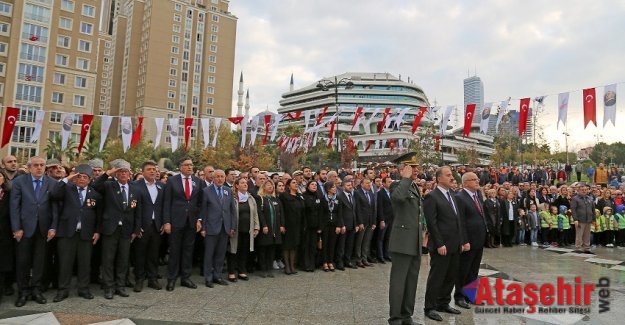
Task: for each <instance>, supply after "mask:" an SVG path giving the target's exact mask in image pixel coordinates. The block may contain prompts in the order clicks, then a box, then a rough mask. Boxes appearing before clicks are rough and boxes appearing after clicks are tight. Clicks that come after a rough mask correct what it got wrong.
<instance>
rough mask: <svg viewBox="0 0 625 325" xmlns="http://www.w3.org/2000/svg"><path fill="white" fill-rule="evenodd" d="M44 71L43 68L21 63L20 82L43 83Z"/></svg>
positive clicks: (19, 70) (19, 69) (19, 68)
mask: <svg viewBox="0 0 625 325" xmlns="http://www.w3.org/2000/svg"><path fill="white" fill-rule="evenodd" d="M43 71H44V69H43V67H42V66H38V65H33V64H24V63H20V65H19V67H18V75H17V76H18V78H19V79H20V80H26V81H36V82H42V81H43V74H44V73H43Z"/></svg>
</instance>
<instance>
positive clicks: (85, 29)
mask: <svg viewBox="0 0 625 325" xmlns="http://www.w3.org/2000/svg"><path fill="white" fill-rule="evenodd" d="M80 32H81V33H83V34H89V35H91V34H93V24H90V23H85V22H83V21H81V22H80Z"/></svg>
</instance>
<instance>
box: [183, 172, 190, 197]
mask: <svg viewBox="0 0 625 325" xmlns="http://www.w3.org/2000/svg"><path fill="white" fill-rule="evenodd" d="M184 196H186V197H187V201H188V200H189V199H191V186H190V184H189V177H185V178H184Z"/></svg>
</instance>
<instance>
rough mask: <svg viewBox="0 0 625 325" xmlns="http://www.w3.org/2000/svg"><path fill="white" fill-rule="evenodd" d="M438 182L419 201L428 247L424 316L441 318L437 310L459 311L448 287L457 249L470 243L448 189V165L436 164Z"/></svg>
mask: <svg viewBox="0 0 625 325" xmlns="http://www.w3.org/2000/svg"><path fill="white" fill-rule="evenodd" d="M435 176H436V180H437V182H438V186H437V187H436V188H435V189H434V190H432V192H430V193H429V194H428V195H427V196H426V197H425V200H424V202H423V212H424V214H425V219H426V222H427V227H428V232H429V234H430V237H429V241H428V251H429V253H430V258H431V262H430V265H431V267H430V273H429V275H428V281H427V287H426V289H425V303H424V311H425V316H426V317H428V318H430V319H433V320H436V321H442V320H443V318H442V317H441V315H440V314H438V313H437V311H439V312H446V313H451V314H460V311H459V310H457V309H455V308H453V307H451V306H449V302H450V301H451V290H452V289H453V287H454V283H455V281H456V277H457V276H458V263H459V261H460V253H462V252H463V251H464V250H467V251H468V250H469V249H470V245H469V244H464V243H467V241H466V239H465V238H464V234H465V232H464V230H463V224H462V219H461V218H460V217H459V215H458V203H457V202H455V201H456V200H455V199H454V196H453V194H452V193H451V191H450V189H451V188H452V184H453V182H454V178H453V175H452V173H451V168H450V167H448V166H443V167H440V168H439V169H437V170H436V174H435Z"/></svg>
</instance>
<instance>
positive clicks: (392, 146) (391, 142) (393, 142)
mask: <svg viewBox="0 0 625 325" xmlns="http://www.w3.org/2000/svg"><path fill="white" fill-rule="evenodd" d="M388 146H389V148H391V152H393V150H395V139H391V140H390V143H389V145H388Z"/></svg>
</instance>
